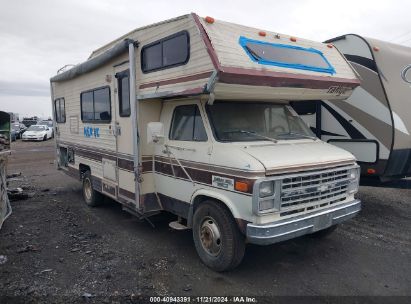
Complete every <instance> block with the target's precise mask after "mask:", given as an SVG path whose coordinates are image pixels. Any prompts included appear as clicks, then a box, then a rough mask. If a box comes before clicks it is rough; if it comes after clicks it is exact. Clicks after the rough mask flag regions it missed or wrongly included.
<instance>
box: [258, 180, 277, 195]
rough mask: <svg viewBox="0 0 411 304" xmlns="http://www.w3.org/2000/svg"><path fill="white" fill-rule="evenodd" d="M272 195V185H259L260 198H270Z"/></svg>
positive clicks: (263, 183)
mask: <svg viewBox="0 0 411 304" xmlns="http://www.w3.org/2000/svg"><path fill="white" fill-rule="evenodd" d="M273 194H274V183H273V182H271V181H269V182H262V183H261V184H260V197H267V196H272V195H273Z"/></svg>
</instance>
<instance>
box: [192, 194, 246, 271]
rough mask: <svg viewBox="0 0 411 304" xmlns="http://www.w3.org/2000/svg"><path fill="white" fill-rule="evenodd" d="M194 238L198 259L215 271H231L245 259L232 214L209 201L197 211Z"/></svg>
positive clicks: (242, 244) (242, 245) (242, 237)
mask: <svg viewBox="0 0 411 304" xmlns="http://www.w3.org/2000/svg"><path fill="white" fill-rule="evenodd" d="M193 238H194V244H195V248H196V250H197V253H198V255H199V256H200V259H201V260H202V262H203V263H204V264H205V265H207V266H208V267H210V268H211V269H213V270H215V271H227V270H231V269H234V268H235V267H237V266H238V265H239V264H240V263H241V261H242V259H243V257H244V252H245V240H244V236H243V235H242V234H241V232H240V231H239V229H238V226H237V223H236V222H235V220H234V218H233V216H232V215H231V213H230V212H229V211H228V210H227V209H226V208H225V207H223V206H222V205H221V204H219V203H218V202H215V201H211V200H208V201H205V202H203V203H201V205H200V206H199V207H198V208H197V210H196V211H195V213H194V217H193Z"/></svg>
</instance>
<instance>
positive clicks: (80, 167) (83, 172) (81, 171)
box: [78, 164, 91, 180]
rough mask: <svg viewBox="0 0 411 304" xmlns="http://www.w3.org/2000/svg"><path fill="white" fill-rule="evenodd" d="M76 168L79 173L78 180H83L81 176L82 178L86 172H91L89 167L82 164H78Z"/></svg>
mask: <svg viewBox="0 0 411 304" xmlns="http://www.w3.org/2000/svg"><path fill="white" fill-rule="evenodd" d="M78 168H79V171H80V179H81V180H82V179H83V176H84V174H85V173H86V172H87V171H90V172H91V170H90V167H89V166H87V165H84V164H80V165H79V166H78Z"/></svg>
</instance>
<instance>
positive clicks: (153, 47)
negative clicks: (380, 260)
mask: <svg viewBox="0 0 411 304" xmlns="http://www.w3.org/2000/svg"><path fill="white" fill-rule="evenodd" d="M358 85H359V80H358V79H357V77H356V75H355V73H354V71H353V69H352V68H351V66H350V65H349V64H348V63H347V61H346V60H345V58H344V57H343V56H342V55H341V54H340V53H339V52H338V50H337V49H336V48H334V47H333V46H332V45H330V44H323V43H317V42H313V41H309V40H305V39H300V38H296V37H292V36H288V35H283V34H279V33H275V32H270V31H263V30H261V29H256V28H250V27H246V26H241V25H237V24H232V23H228V22H223V21H219V20H215V19H213V18H211V17H206V18H201V17H199V16H197V15H196V14H189V15H185V16H181V17H178V18H175V19H171V20H167V21H164V22H160V23H156V24H153V25H150V26H146V27H142V28H139V29H136V30H134V31H132V32H130V33H128V34H126V35H124V36H122V37H120V38H118V39H117V40H115V41H113V42H111V43H109V44H107V45H105V46H103V47H101V48H99V49H97V50H95V51H94V52H92V54H91V55H90V57H89V58H88V60H87V61H85V62H84V63H81V64H78V65H76V66H74V67H72V68H71V69H69V70H67V71H64V72H62V73H58V74H57V75H55V76H54V77H52V78H51V91H52V103H53V108H54V120H53V121H54V123H55V138H56V161H57V165H58V168H59V169H61V170H63V171H64V172H65V173H67V174H69V175H71V176H73V177H75V178H77V179H80V180H81V181H82V184H83V196H84V200H85V202H86V203H87V204H88V205H89V206H95V205H97V204H98V203H99V202H100V201H101V195H105V196H108V197H110V198H112V199H114V200H115V201H117V202H119V203H120V204H122V205H123V208H124V209H125V210H126V211H128V212H131V213H132V214H135V215H136V216H139V217H144V218H147V219H149V216H151V215H153V214H156V213H158V212H160V211H163V210H165V211H168V212H171V213H173V214H175V215H176V221H174V222H172V223H170V226H171V227H172V228H175V229H192V231H193V239H194V243H195V247H196V250H197V252H198V254H199V256H200V258H201V260H202V261H203V262H204V263H205V264H206V265H208V266H209V267H211V268H212V269H214V270H217V271H224V270H228V269H232V268H234V267H236V266H237V265H238V264H239V263H240V262H241V260H242V258H243V255H244V250H245V244H246V242H248V243H255V244H262V245H266V244H273V243H276V242H280V241H283V240H287V239H291V238H294V237H297V236H301V235H304V234H315V235H324V234H326V233H328V232H330V231H332V229H333V228H334V227H335V225H337V224H338V223H341V222H343V221H345V220H347V219H349V218H352V217H353V216H355V215H356V214H357V213H358V212H359V211H360V208H361V202H360V201H359V200H358V199H356V198H355V197H354V195H355V193H356V192H357V189H358V182H359V166H358V165H357V164H356V160H355V158H354V156H353V155H352V154H351V153H349V152H347V151H345V150H343V149H340V148H338V147H335V146H333V145H329V144H327V143H325V142H322V141H321V140H319V139H317V138H316V137H315V136H314V134H313V133H312V132H311V131H310V129H309V127H308V126H307V125H306V124H305V123H304V122H303V121H302V120H301V118H300V117H299V116H298V115H297V113H296V112H295V111H294V110H293V109H292V107H291V106H290V102H291V101H297V100H300V101H301V102H302V103H304V102H306V101H307V100H319V99H327V100H333V101H335V102H336V103H337V102H339V101H341V100H344V99H346V98H348V97H349V96H350V95H351V93H352V91H353V89H354V88H355V87H357V86H358Z"/></svg>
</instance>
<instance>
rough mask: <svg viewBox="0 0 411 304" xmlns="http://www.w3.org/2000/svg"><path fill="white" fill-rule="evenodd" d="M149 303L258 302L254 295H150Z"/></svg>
mask: <svg viewBox="0 0 411 304" xmlns="http://www.w3.org/2000/svg"><path fill="white" fill-rule="evenodd" d="M150 303H258V301H257V299H256V298H255V297H243V296H234V297H225V296H223V297H207V296H201V297H190V296H183V297H178V296H176V297H173V296H165V297H150Z"/></svg>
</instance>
